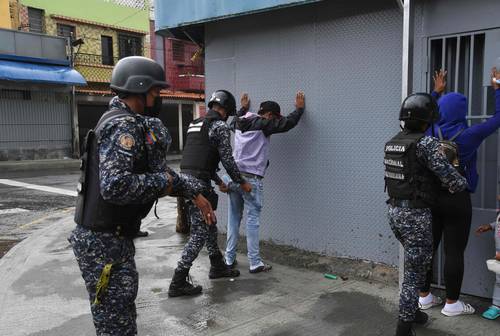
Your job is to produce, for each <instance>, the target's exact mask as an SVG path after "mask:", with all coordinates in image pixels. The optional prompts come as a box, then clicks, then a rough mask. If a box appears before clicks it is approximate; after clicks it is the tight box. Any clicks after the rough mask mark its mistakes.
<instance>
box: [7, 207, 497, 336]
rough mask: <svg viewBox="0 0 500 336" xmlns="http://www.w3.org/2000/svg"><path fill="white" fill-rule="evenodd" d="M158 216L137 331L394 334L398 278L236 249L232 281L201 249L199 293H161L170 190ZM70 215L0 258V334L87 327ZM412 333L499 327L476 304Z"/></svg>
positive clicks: (167, 264)
mask: <svg viewBox="0 0 500 336" xmlns="http://www.w3.org/2000/svg"><path fill="white" fill-rule="evenodd" d="M159 205H160V207H159V210H160V211H159V213H160V217H161V219H160V220H158V219H155V218H154V217H148V218H147V219H146V220H145V227H146V228H147V230H148V231H150V233H151V234H150V236H149V237H148V238H145V239H139V240H136V247H137V258H136V261H137V265H138V268H139V273H140V286H139V287H140V288H139V294H138V298H137V301H136V303H137V308H138V326H139V335H151V336H159V335H173V336H178V335H238V336H244V335H268V336H271V335H274V336H278V335H286V336H299V335H300V336H314V335H321V336H324V335H343V336H357V335H363V336H365V335H393V334H394V328H395V323H396V316H397V313H396V310H397V297H398V295H397V288H395V287H388V286H386V285H383V284H381V283H375V282H373V283H370V282H364V281H357V280H348V281H342V280H328V279H325V278H324V277H323V276H322V274H321V273H318V272H313V271H308V270H304V269H296V268H291V267H287V266H283V265H279V264H273V266H274V268H273V270H272V271H271V272H269V273H267V274H257V275H252V274H249V273H248V271H247V267H248V264H247V263H246V258H245V257H244V256H243V255H239V256H238V261H239V262H240V266H239V267H240V270H241V271H242V275H241V276H240V277H239V278H236V279H235V280H234V281H230V280H229V279H221V280H215V281H211V280H209V279H208V276H207V274H208V268H209V262H208V257H207V255H206V253H204V252H203V253H202V254H201V255H200V257H199V258H198V260H197V261H196V262H195V266H194V267H193V270H192V276H193V278H194V281H195V282H196V283H199V284H201V285H203V287H204V293H203V294H202V295H200V296H197V297H194V298H175V299H170V298H168V296H167V293H166V292H167V288H168V284H169V281H170V277H171V276H172V273H173V269H174V267H175V265H176V262H177V259H178V257H179V256H180V251H181V249H182V247H183V245H184V242H185V237H183V236H181V235H178V234H176V233H175V215H176V211H175V200H172V199H165V200H161V201H160V203H159ZM73 227H74V223H73V221H72V218H71V216H68V217H67V218H64V219H62V220H60V221H57V222H55V223H53V224H52V225H50V226H48V227H47V228H45V229H43V230H40V231H37V232H36V233H34V234H33V235H32V236H30V237H29V238H27V239H26V240H24V241H22V242H21V243H19V244H18V245H17V246H15V247H14V248H13V249H12V250H11V251H10V252H9V253H8V254H7V255H6V256H5V257H4V258H2V259H0V302H1V304H0V335H9V336H18V335H30V336H35V335H50V336H59V335H61V336H62V335H64V336H67V335H72V336H83V335H93V334H95V332H94V329H93V326H92V322H91V317H90V313H89V303H88V299H87V294H86V291H85V289H84V285H83V280H82V279H81V276H80V273H79V270H78V268H77V265H76V262H75V260H74V258H73V255H72V252H71V249H70V246H69V244H68V242H67V240H66V237H68V235H69V232H70V231H71V230H72V228H73ZM430 314H431V323H430V325H429V326H428V328H426V329H418V330H417V334H418V335H419V336H420V335H440V336H442V335H468V336H469V335H482V336H488V335H491V336H493V335H496V336H498V335H500V323H499V322H500V321H494V322H491V321H486V320H484V319H482V318H481V317H480V316H479V315H478V314H476V315H475V316H467V317H460V318H446V317H444V316H442V315H441V314H440V312H439V309H434V310H431V311H430Z"/></svg>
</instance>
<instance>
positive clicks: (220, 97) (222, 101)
mask: <svg viewBox="0 0 500 336" xmlns="http://www.w3.org/2000/svg"><path fill="white" fill-rule="evenodd" d="M214 103H216V104H219V105H220V106H222V107H223V108H224V109H225V110H226V113H227V115H228V116H234V115H236V99H234V96H233V95H232V94H231V92H229V91H226V90H217V91H215V92H214V93H212V96H211V97H210V100H209V101H208V108H212V106H213V105H214Z"/></svg>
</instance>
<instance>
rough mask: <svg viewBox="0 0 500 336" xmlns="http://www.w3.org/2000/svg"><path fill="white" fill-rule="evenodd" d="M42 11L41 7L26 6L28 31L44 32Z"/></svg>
mask: <svg viewBox="0 0 500 336" xmlns="http://www.w3.org/2000/svg"><path fill="white" fill-rule="evenodd" d="M43 19H44V11H43V9H38V8H32V7H28V22H29V29H30V32H33V33H44V24H43Z"/></svg>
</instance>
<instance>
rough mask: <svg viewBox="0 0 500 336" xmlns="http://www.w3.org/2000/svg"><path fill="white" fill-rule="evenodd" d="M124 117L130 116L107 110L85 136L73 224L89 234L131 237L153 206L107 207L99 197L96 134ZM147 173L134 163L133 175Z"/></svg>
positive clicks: (115, 205)
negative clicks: (90, 232) (100, 233)
mask: <svg viewBox="0 0 500 336" xmlns="http://www.w3.org/2000/svg"><path fill="white" fill-rule="evenodd" d="M126 115H130V112H127V111H122V110H118V109H114V110H110V111H108V112H106V113H104V114H103V116H102V117H101V119H100V120H99V122H98V123H97V126H96V128H95V130H90V131H89V132H88V133H87V136H86V138H85V145H84V150H83V154H82V157H81V165H80V170H81V174H80V180H79V183H78V188H77V191H78V197H77V203H76V210H75V222H76V223H77V224H79V225H81V226H83V227H85V228H87V229H89V230H92V231H97V232H112V233H116V234H117V235H119V236H125V237H134V236H135V234H136V233H137V231H139V228H140V225H141V220H142V219H143V218H144V217H146V215H147V214H148V213H149V211H150V210H151V208H152V206H153V203H154V202H149V203H147V204H126V205H118V204H113V203H110V202H108V201H106V200H104V199H103V198H102V196H101V192H100V178H99V149H98V144H97V139H98V137H99V133H100V132H101V130H102V128H103V127H104V125H105V124H106V123H108V122H109V121H111V120H113V119H115V118H118V117H123V116H126ZM143 161H147V160H143ZM146 172H147V162H134V167H133V173H134V174H144V173H146Z"/></svg>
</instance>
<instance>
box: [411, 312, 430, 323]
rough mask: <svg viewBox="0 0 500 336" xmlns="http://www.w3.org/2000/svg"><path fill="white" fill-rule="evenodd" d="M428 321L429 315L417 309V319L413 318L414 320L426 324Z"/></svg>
mask: <svg viewBox="0 0 500 336" xmlns="http://www.w3.org/2000/svg"><path fill="white" fill-rule="evenodd" d="M427 321H429V315H427V314H426V313H424V312H423V311H421V310H420V309H419V310H417V312H416V313H415V320H413V322H415V323H417V324H421V325H424V324H426V323H427Z"/></svg>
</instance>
